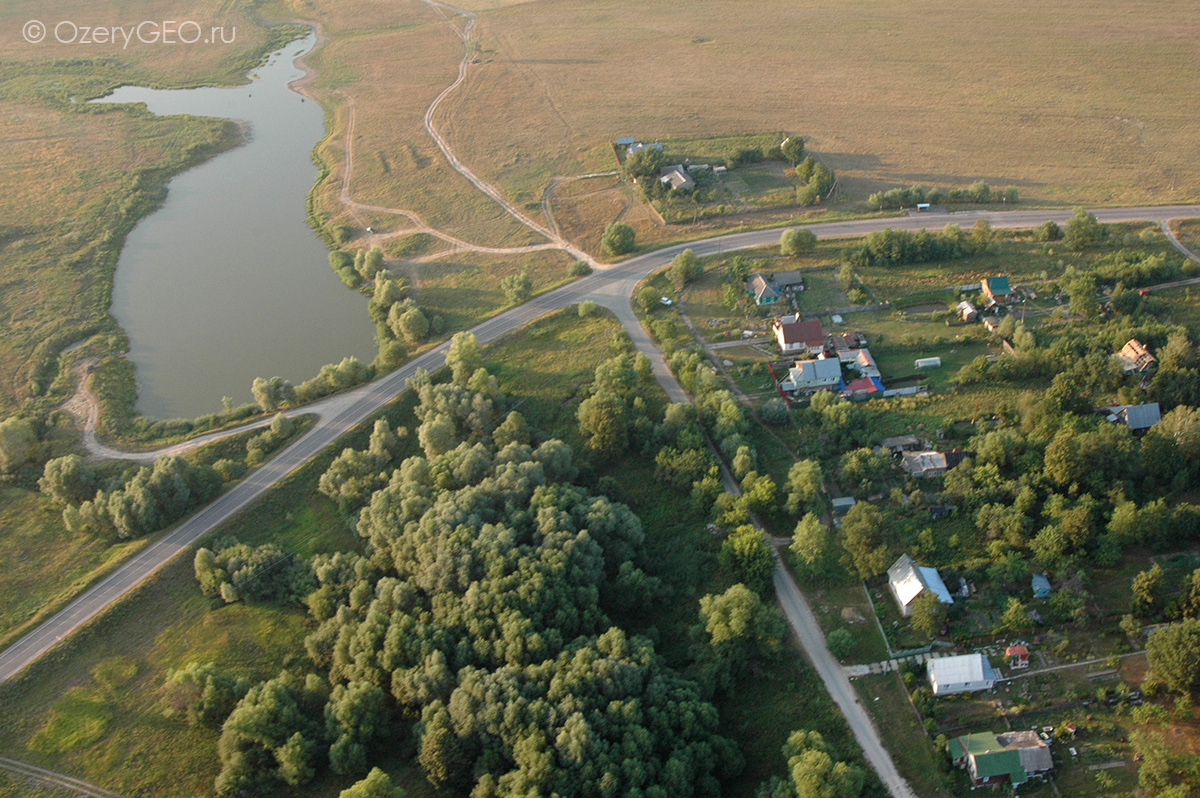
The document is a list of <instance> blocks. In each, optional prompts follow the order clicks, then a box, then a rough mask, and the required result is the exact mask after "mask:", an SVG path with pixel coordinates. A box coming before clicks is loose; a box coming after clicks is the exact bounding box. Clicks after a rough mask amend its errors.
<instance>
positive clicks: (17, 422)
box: [0, 416, 37, 472]
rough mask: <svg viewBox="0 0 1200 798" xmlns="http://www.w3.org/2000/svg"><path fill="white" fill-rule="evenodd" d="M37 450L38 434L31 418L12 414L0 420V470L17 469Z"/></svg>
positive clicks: (31, 457) (30, 458) (9, 470)
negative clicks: (30, 420)
mask: <svg viewBox="0 0 1200 798" xmlns="http://www.w3.org/2000/svg"><path fill="white" fill-rule="evenodd" d="M36 451H37V434H36V433H35V432H34V430H33V424H31V423H30V422H29V419H25V418H19V417H17V416H12V417H10V418H6V419H4V421H0V472H5V471H7V472H11V471H15V470H16V469H17V468H18V467H20V466H23V465H25V463H27V462H29V461H30V460H32V459H33V455H34V452H36Z"/></svg>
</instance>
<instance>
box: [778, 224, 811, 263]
mask: <svg viewBox="0 0 1200 798" xmlns="http://www.w3.org/2000/svg"><path fill="white" fill-rule="evenodd" d="M816 248H817V237H816V235H814V234H813V231H812V230H805V229H804V228H795V227H794V228H792V229H790V230H784V231H783V234H782V235H781V236H779V251H780V253H781V254H783V255H791V256H792V257H798V256H800V255H807V254H808V253H810V252H812V251H813V250H814V249H816Z"/></svg>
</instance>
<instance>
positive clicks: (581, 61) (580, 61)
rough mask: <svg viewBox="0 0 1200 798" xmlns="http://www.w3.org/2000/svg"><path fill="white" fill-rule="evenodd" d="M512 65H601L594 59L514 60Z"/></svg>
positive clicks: (600, 62)
mask: <svg viewBox="0 0 1200 798" xmlns="http://www.w3.org/2000/svg"><path fill="white" fill-rule="evenodd" d="M512 63H514V64H602V63H604V62H603V61H598V60H596V59H595V58H514V59H512Z"/></svg>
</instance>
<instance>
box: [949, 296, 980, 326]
mask: <svg viewBox="0 0 1200 798" xmlns="http://www.w3.org/2000/svg"><path fill="white" fill-rule="evenodd" d="M954 310H955V312H957V313H958V317H959V318H960V319H962V320H963V321H966V322H972V321H977V320H978V319H979V311H978V310H976V309H975V306H974V305H972V304H971V303H970V302H967V301H966V300H965V299H964V300H963V301H962V302H959V303H958V305H957V306H956V307H955V308H954Z"/></svg>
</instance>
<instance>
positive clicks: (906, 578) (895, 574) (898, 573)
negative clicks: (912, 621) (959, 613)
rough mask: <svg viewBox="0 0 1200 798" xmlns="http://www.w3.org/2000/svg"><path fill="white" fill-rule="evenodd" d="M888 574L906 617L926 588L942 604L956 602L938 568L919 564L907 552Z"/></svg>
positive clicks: (901, 612) (890, 587)
mask: <svg viewBox="0 0 1200 798" xmlns="http://www.w3.org/2000/svg"><path fill="white" fill-rule="evenodd" d="M887 574H888V589H889V590H891V591H892V595H893V596H894V597H895V599H896V603H897V604H899V605H900V614H901V615H903V616H904V617H905V618H907V617H908V616H909V615H911V614H912V605H913V602H914V601H916V600H917V597H918V596H920V595H921V594H922V593H924V592H925V591H926V590H928V591H929V592H931V593H933V594H934V595H935V596H937V600H938V601H940V602H941V603H942V604H953V603H954V598H953V597H952V596H951V595H950V591H949V590H947V589H946V583H945V582H943V581H942V577H941V574H939V573H938V572H937V569H936V568H927V567H924V566H920V565H917V563H916V562H915V561H914V560H913V558H912V557H909V556H908V555H907V554H901V555H900V556H899V557H898V558H897V559H896V561H895V562H894V563H892V567H891V568H889V569H888V572H887Z"/></svg>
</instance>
